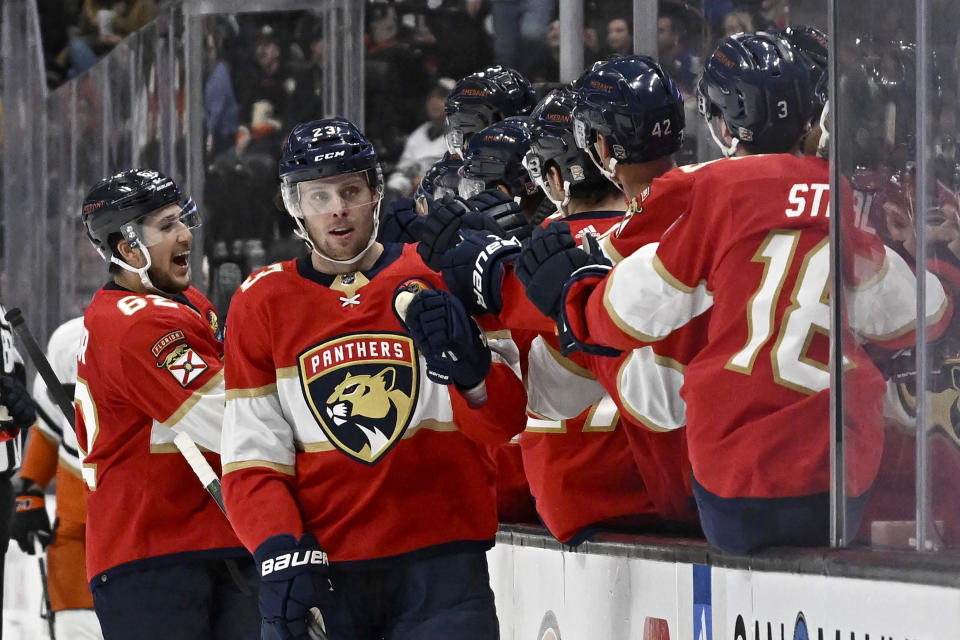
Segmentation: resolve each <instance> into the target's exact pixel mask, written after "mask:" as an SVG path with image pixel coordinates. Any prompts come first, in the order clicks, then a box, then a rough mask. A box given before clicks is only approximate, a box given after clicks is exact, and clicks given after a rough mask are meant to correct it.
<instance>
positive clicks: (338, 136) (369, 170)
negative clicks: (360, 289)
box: [280, 117, 383, 264]
mask: <svg viewBox="0 0 960 640" xmlns="http://www.w3.org/2000/svg"><path fill="white" fill-rule="evenodd" d="M351 173H363V175H364V176H365V177H366V181H367V185H368V186H369V187H370V188H371V189H372V190H373V191H374V192H375V194H373V196H372V199H367V198H368V197H367V195H366V194H363V193H358V194H356V195H351V196H344V195H339V196H338V197H332V196H331V197H329V198H327V200H326V201H325V203H324V205H321V209H325V210H326V211H328V212H332V211H335V210H336V209H337V208H339V207H344V206H345V207H359V206H371V207H372V209H371V211H372V215H373V232H372V234H371V236H370V239H369V242H368V243H367V245H366V247H365V248H364V249H363V250H361V251H360V252H359V253H358V254H357V255H355V256H353V257H352V258H350V259H348V260H337V259H334V258H332V257H330V256H327V255H324V254H323V253H321V252H320V250H319V249H318V248H317V246H316V244H315V243H314V242H313V240H311V238H310V236H309V234H308V232H307V229H306V228H305V227H304V225H303V221H302V219H303V217H304V215H305V211H304V208H303V207H302V206H301V196H300V192H301V184H302V183H304V182H308V181H313V180H320V179H323V178H332V177H335V176H340V175H346V174H351ZM280 193H281V195H282V196H283V204H284V206H285V207H286V209H287V212H288V213H290V215H291V216H293V218H294V221H295V222H296V224H297V228H298V235H299V236H300V238H301V239H302V240H304V241H305V242H306V243H307V244H308V245H309V246H310V249H311V250H312V251H314V252H316V253H317V254H318V255H320V257H322V258H323V259H325V260H327V261H330V262H334V263H337V264H353V263H355V262H357V261H358V260H359V259H360V258H361V257H362V256H363V255H364V254H365V253H366V252H367V251H368V250H369V249H370V248H371V247H372V246H373V245H374V244H375V243H376V239H377V228H378V226H379V220H380V216H379V207H380V202H381V200H382V196H383V176H382V173H381V169H380V165H379V163H378V162H377V152H376V150H375V149H374V147H373V144H372V143H371V142H370V141H369V140H367V138H366V137H365V136H364V135H363V133H362V132H361V131H360V129H358V128H357V126H356V125H354V124H353V123H352V122H350V121H349V120H347V119H346V118H343V117H335V118H326V119H323V120H313V121H311V122H303V123H301V124H298V125H296V126H295V127H294V128H293V130H292V131H291V132H290V135H288V136H287V140H286V142H284V144H283V150H282V152H281V157H280ZM311 202H317V200H315V199H314V200H311ZM322 212H323V211H321V213H322Z"/></svg>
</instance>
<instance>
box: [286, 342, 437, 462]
mask: <svg viewBox="0 0 960 640" xmlns="http://www.w3.org/2000/svg"><path fill="white" fill-rule="evenodd" d="M299 373H300V383H301V388H302V390H303V394H304V399H305V400H306V401H307V405H308V406H309V407H310V409H311V411H312V413H313V417H314V418H315V419H316V421H317V424H318V425H319V426H320V428H321V429H322V430H323V432H324V434H325V435H326V440H327V441H328V442H329V444H331V445H333V446H334V448H336V449H338V450H340V451H341V452H343V453H345V454H347V455H348V456H350V457H351V458H353V459H354V460H357V461H359V462H363V463H365V464H376V463H377V462H378V461H379V460H380V459H382V458H383V456H385V455H386V454H387V452H388V451H390V449H391V448H392V447H393V445H394V444H396V443H397V442H399V441H400V439H401V438H402V437H403V434H404V433H405V432H406V430H407V426H408V425H409V423H410V420H411V419H412V418H413V413H414V408H415V406H416V403H417V397H418V392H419V377H420V371H419V360H418V357H417V352H416V349H415V348H414V346H413V340H412V339H411V338H410V336H407V335H405V334H401V333H393V332H380V333H351V334H347V335H340V336H337V337H335V338H331V339H329V340H326V341H325V342H322V343H320V344H317V345H314V346H312V347H310V348H308V349H306V350H305V351H303V352H302V353H301V354H300V356H299Z"/></svg>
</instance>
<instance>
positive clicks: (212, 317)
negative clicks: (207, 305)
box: [207, 309, 220, 336]
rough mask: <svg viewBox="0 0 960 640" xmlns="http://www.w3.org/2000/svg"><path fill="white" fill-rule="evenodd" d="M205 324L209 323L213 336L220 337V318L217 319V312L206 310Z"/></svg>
mask: <svg viewBox="0 0 960 640" xmlns="http://www.w3.org/2000/svg"><path fill="white" fill-rule="evenodd" d="M207 322H209V323H210V329H211V330H213V335H215V336H219V335H220V318H218V317H217V312H216V311H214V310H213V309H207Z"/></svg>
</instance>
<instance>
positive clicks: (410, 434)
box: [223, 118, 524, 640]
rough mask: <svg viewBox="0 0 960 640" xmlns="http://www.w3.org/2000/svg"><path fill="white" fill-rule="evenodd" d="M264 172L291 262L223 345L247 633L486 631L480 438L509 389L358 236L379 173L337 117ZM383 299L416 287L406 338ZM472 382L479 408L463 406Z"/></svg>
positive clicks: (401, 250) (500, 370)
mask: <svg viewBox="0 0 960 640" xmlns="http://www.w3.org/2000/svg"><path fill="white" fill-rule="evenodd" d="M280 176H281V182H282V185H281V188H282V192H283V198H284V203H285V205H286V208H287V211H288V212H289V213H290V214H291V215H292V216H293V218H294V221H295V222H296V224H297V226H298V228H299V231H300V234H301V237H302V238H303V239H304V240H305V242H306V243H307V245H308V246H309V247H310V252H309V255H307V256H304V257H302V258H299V259H296V260H290V261H287V262H280V263H276V264H273V265H270V266H268V267H266V268H264V269H261V270H260V271H257V272H255V273H253V274H251V276H250V277H249V278H248V279H247V280H246V281H245V282H244V283H243V285H242V286H241V287H240V290H239V291H238V292H237V294H236V295H235V297H234V298H233V301H232V303H231V306H230V314H229V319H228V323H227V327H228V329H227V333H228V335H227V340H226V344H227V353H226V381H227V415H226V420H225V424H224V427H225V432H224V437H223V446H224V496H225V499H226V503H227V509H228V512H229V513H230V518H231V522H232V523H233V525H234V527H235V529H236V530H237V532H238V534H239V535H240V538H241V539H242V540H243V542H244V544H246V546H247V547H248V548H249V549H251V550H253V551H254V556H255V559H256V561H257V564H258V566H259V568H260V572H261V581H262V582H261V592H260V613H261V616H262V629H263V638H265V639H281V638H282V639H289V638H295V639H297V640H305V639H306V638H307V637H308V631H307V620H306V617H307V616H310V621H311V623H313V622H316V623H318V624H321V626H323V627H324V628H325V630H326V633H327V634H328V635H329V637H331V638H338V639H339V638H344V639H347V638H380V637H391V638H398V639H399V638H418V639H420V638H426V639H430V638H448V637H458V638H478V639H479V638H496V637H497V635H498V625H497V618H496V612H495V608H494V602H493V593H492V591H491V589H490V586H489V579H488V574H487V566H486V557H485V551H486V550H487V549H489V548H490V546H491V545H492V542H493V537H494V534H495V532H496V529H497V512H496V509H497V503H496V492H495V486H494V468H493V463H492V460H491V459H490V457H489V456H488V455H487V453H486V449H485V448H484V445H485V443H498V442H502V441H504V440H506V439H508V438H509V437H510V436H511V435H513V433H516V432H518V431H520V430H522V428H523V423H524V415H523V405H524V392H523V387H522V383H521V382H520V380H519V378H518V377H517V376H516V374H515V373H514V372H513V371H512V370H511V369H509V368H508V367H506V366H504V365H502V364H499V363H493V364H491V356H490V352H489V349H488V348H487V347H486V345H485V344H484V343H483V342H482V339H481V335H480V333H479V329H477V328H476V326H475V325H474V324H473V323H472V321H471V320H470V319H469V318H468V317H467V316H466V314H465V312H463V310H462V309H460V310H459V313H458V312H457V310H456V309H454V308H453V306H452V301H451V298H452V296H449V294H446V293H445V292H441V291H431V290H428V289H430V288H436V287H440V286H442V279H441V277H440V275H439V274H437V273H435V272H433V271H431V270H430V269H429V268H427V267H426V266H425V265H424V264H423V262H422V261H421V260H420V258H419V257H418V256H417V253H416V249H415V247H414V246H413V245H399V244H387V245H383V244H380V243H379V242H377V241H376V232H377V220H378V215H377V213H378V209H379V202H380V198H381V191H382V186H381V177H380V171H379V166H378V164H377V157H376V152H375V150H374V148H373V146H372V145H371V144H370V142H369V141H368V140H367V139H366V138H365V137H364V136H363V134H362V133H361V132H360V131H359V130H358V129H357V128H356V127H355V126H354V125H353V124H351V123H350V122H348V121H346V120H344V119H342V118H333V119H326V120H318V121H314V122H310V123H304V124H299V125H297V126H296V127H294V129H293V131H292V132H291V133H290V135H289V136H288V139H287V141H286V143H285V145H284V150H283V155H282V158H281V162H280ZM398 288H401V289H404V290H406V289H407V288H410V289H415V290H421V289H423V290H425V291H424V293H421V294H420V295H418V296H415V297H414V301H413V302H411V303H410V306H409V307H408V310H407V314H406V316H405V318H406V320H407V321H409V322H410V323H411V326H412V327H415V328H416V329H417V330H419V329H422V328H424V327H430V329H429V330H428V333H427V335H426V336H424V335H423V334H417V333H415V335H419V337H418V344H416V345H415V344H414V341H413V340H411V338H410V336H409V335H407V334H406V333H405V332H404V328H405V327H404V325H403V324H401V321H400V319H399V317H398V316H397V315H395V312H394V309H393V308H392V305H391V300H392V299H393V297H394V293H395V291H396V290H397V289H398ZM425 294H426V295H425ZM434 320H436V321H438V322H436V324H433V321H434ZM451 353H455V354H456V358H455V359H454V358H452V357H449V355H450V354H451ZM438 380H442V381H443V383H438V382H437V381H438ZM447 384H449V385H450V386H447ZM484 385H485V387H486V391H487V393H488V395H489V397H495V398H497V400H498V401H497V402H496V403H494V402H489V403H487V404H486V405H484V406H482V407H481V408H478V409H472V408H471V407H470V404H469V401H468V398H470V399H473V400H476V399H477V398H478V396H477V395H475V394H474V392H475V391H477V390H482V389H483V387H484ZM504 407H515V410H514V411H513V412H512V413H511V411H509V410H507V411H505V410H504ZM311 614H312V615H311ZM321 620H322V622H321Z"/></svg>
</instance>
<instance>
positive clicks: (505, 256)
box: [441, 230, 520, 315]
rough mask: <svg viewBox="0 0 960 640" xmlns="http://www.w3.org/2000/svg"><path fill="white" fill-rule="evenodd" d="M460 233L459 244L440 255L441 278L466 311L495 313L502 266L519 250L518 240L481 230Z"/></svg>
mask: <svg viewBox="0 0 960 640" xmlns="http://www.w3.org/2000/svg"><path fill="white" fill-rule="evenodd" d="M460 235H461V237H462V238H463V240H462V241H461V242H460V244H458V245H457V246H456V247H454V248H453V249H451V250H450V251H448V252H447V253H446V254H445V255H444V256H443V268H442V270H441V271H442V273H443V281H444V282H445V283H446V284H447V288H448V289H450V291H451V293H453V294H454V295H455V296H457V298H459V299H460V301H461V302H462V303H463V305H464V306H465V307H466V308H467V311H468V312H469V313H471V314H473V315H482V314H484V313H492V314H494V315H496V314H499V313H500V310H501V309H502V308H503V295H502V292H501V290H500V289H501V287H502V285H503V274H504V270H505V268H506V265H507V264H509V263H511V262H513V260H514V258H516V257H517V255H519V254H520V243H519V242H518V241H517V240H512V239H504V238H500V237H498V236H496V235H494V234H492V233H484V232H482V231H470V230H464V231H462V232H461V234H460Z"/></svg>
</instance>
